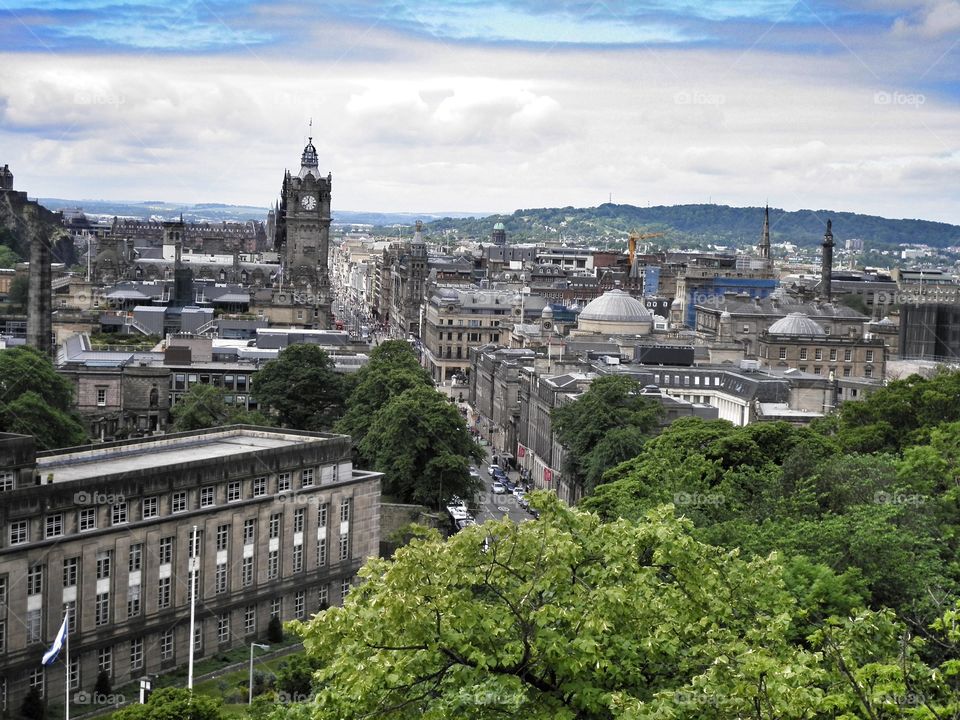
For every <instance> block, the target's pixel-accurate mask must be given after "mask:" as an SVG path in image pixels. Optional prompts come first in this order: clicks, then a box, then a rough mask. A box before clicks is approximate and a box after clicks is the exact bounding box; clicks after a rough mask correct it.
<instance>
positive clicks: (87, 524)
mask: <svg viewBox="0 0 960 720" xmlns="http://www.w3.org/2000/svg"><path fill="white" fill-rule="evenodd" d="M327 469H328V471H329V473H328V476H327V478H326V479H325V480H324V482H323V484H327V483H334V482H337V479H338V470H339V468H338V466H336V465H333V466H330V467H329V468H327ZM7 482H8V484H9V486H8V487H3V486H0V489H7V490H9V489H12V488H13V474H12V473H9V476H8V478H7ZM244 482H245V481H241V480H234V481H231V482H229V483H227V486H226V501H227V502H228V503H231V502H239V501H240V500H243V499H244V493H243V483H244ZM315 482H316V475H315V471H314V468H305V469H304V470H302V471H301V473H300V487H301V488H309V487H313V486H314V484H315ZM268 484H269V479H268V478H267V477H266V476H262V477H257V478H254V479H253V480H252V481H250V485H249V487H248V492H247V494H246V497H247V498H258V497H266V496H267V494H268V490H269V487H268ZM292 489H293V488H292V473H289V472H287V473H280V474H279V475H278V476H277V480H276V493H277V494H280V493H284V492H290V491H291V490H292ZM216 495H217V486H213V485H210V486H207V487H202V488H200V495H199V507H200V508H207V507H213V506H215V505H216V504H217V497H216ZM130 505H131V503H128V502H127V501H126V500H117V501H116V502H114V503H112V504H110V505H109V509H108V510H105V511H104V512H105V514H106V517H108V518H109V524H110V525H111V526H116V525H124V524H126V523H127V522H128V521H129V520H130V517H131V513H130ZM169 507H170V513H171V514H177V513H183V512H187V511H188V510H189V509H190V496H189V492H188V491H186V490H178V491H176V492H174V493H172V494H171V495H170V506H169ZM67 515H68V514H67V513H64V512H57V513H50V514H48V515H46V516H45V517H44V525H43V538H44V539H49V538H57V537H62V536H63V535H65V534H66V532H67V529H66V518H67ZM100 515H101V513H100V508H98V507H87V508H81V509H80V510H78V511H77V520H76V531H77V532H81V533H82V532H90V531H92V530H96V529H98V525H99V522H100ZM157 517H160V496H158V495H153V496H150V497H145V498H142V499H141V500H140V519H141V520H149V519H152V518H157ZM104 520H106V518H104ZM7 542H8V544H9V545H22V544H24V543H27V542H30V521H29V520H14V521H12V522H10V523H9V530H8V534H7Z"/></svg>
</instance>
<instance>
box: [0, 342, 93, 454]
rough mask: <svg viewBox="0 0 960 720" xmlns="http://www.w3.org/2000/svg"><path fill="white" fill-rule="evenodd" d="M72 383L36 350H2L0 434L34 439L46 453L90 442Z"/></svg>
mask: <svg viewBox="0 0 960 720" xmlns="http://www.w3.org/2000/svg"><path fill="white" fill-rule="evenodd" d="M72 408H73V391H72V389H71V387H70V383H68V382H67V381H66V380H64V379H63V378H62V377H61V376H60V375H58V374H57V372H56V370H54V368H53V363H51V362H50V360H49V359H48V358H47V357H45V356H44V355H43V354H42V353H40V352H38V351H37V350H35V349H34V348H31V347H26V346H21V347H15V348H9V349H7V350H0V431H2V432H11V433H21V434H24V435H33V436H34V437H35V438H36V441H37V445H38V447H40V448H41V449H44V450H47V449H52V448H59V447H70V446H73V445H81V444H83V443H84V442H86V441H87V433H86V430H85V429H84V426H83V423H81V422H80V420H79V419H78V418H77V416H76V415H75V413H74V412H73V409H72Z"/></svg>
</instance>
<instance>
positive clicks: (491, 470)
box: [487, 465, 503, 477]
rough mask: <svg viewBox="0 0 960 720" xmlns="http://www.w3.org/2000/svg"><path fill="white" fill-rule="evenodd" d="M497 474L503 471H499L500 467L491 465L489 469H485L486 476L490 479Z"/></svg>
mask: <svg viewBox="0 0 960 720" xmlns="http://www.w3.org/2000/svg"><path fill="white" fill-rule="evenodd" d="M498 472H503V470H501V469H500V466H499V465H491V466H490V467H488V468H487V474H488V475H489V476H490V477H493V476H494V475H496V474H497V473H498Z"/></svg>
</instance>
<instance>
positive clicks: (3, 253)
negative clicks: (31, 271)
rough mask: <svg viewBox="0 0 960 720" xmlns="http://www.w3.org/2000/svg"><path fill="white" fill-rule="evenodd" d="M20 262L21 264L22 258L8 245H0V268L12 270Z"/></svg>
mask: <svg viewBox="0 0 960 720" xmlns="http://www.w3.org/2000/svg"><path fill="white" fill-rule="evenodd" d="M18 262H20V257H19V256H18V255H17V253H16V251H14V250H12V249H11V248H9V247H7V246H6V245H0V268H12V267H15V266H16V264H17V263H18Z"/></svg>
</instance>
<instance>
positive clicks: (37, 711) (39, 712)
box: [18, 687, 47, 720]
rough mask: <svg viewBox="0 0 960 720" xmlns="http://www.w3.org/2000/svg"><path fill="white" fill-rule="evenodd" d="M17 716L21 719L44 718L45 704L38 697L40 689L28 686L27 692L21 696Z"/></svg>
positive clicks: (39, 719)
mask: <svg viewBox="0 0 960 720" xmlns="http://www.w3.org/2000/svg"><path fill="white" fill-rule="evenodd" d="M18 717H19V718H22V720H46V718H47V704H46V703H45V702H44V701H43V698H42V697H40V691H39V690H37V689H36V688H35V687H32V688H30V689H29V690H28V691H27V694H26V695H24V696H23V702H22V703H20V714H19V715H18Z"/></svg>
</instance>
